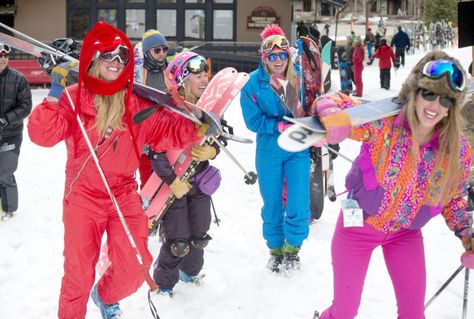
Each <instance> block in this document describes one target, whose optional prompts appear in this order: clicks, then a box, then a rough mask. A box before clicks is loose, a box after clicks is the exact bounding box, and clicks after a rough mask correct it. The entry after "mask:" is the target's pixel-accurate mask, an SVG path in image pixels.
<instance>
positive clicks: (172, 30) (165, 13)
mask: <svg viewBox="0 0 474 319" xmlns="http://www.w3.org/2000/svg"><path fill="white" fill-rule="evenodd" d="M156 29H157V30H159V31H160V32H161V33H162V34H163V35H164V36H165V37H173V38H174V37H176V10H173V9H169V10H165V9H160V10H156Z"/></svg>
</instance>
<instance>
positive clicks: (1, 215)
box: [0, 210, 15, 221]
mask: <svg viewBox="0 0 474 319" xmlns="http://www.w3.org/2000/svg"><path fill="white" fill-rule="evenodd" d="M14 213H15V212H4V211H3V210H0V220H1V221H6V220H7V219H10V218H12V217H13V214H14Z"/></svg>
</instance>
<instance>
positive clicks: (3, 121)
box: [0, 117, 8, 131]
mask: <svg viewBox="0 0 474 319" xmlns="http://www.w3.org/2000/svg"><path fill="white" fill-rule="evenodd" d="M7 125H8V120H7V119H6V118H4V117H0V131H2V130H3V129H4V128H5V127H7Z"/></svg>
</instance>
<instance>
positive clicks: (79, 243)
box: [28, 22, 206, 319]
mask: <svg viewBox="0 0 474 319" xmlns="http://www.w3.org/2000/svg"><path fill="white" fill-rule="evenodd" d="M132 51H133V47H132V45H131V43H130V41H129V40H128V38H127V36H126V35H125V34H124V33H123V32H121V31H120V30H118V29H116V28H115V27H113V26H111V25H109V24H107V23H104V22H98V23H96V24H95V26H94V27H93V28H92V29H91V30H90V32H89V33H88V34H87V35H86V37H85V38H84V42H83V46H82V49H81V57H80V60H79V61H80V65H79V82H78V83H77V84H75V85H73V86H70V87H68V88H67V89H66V90H65V87H66V78H67V74H68V72H69V70H70V69H72V68H73V67H75V66H76V62H75V61H70V62H66V63H64V64H60V65H58V66H56V67H55V68H54V69H53V71H52V74H51V80H52V83H51V90H50V91H49V93H48V96H47V97H46V98H45V99H44V100H43V102H42V103H41V104H39V105H38V106H36V107H35V109H34V110H33V112H32V114H31V116H30V118H29V121H28V133H29V136H30V139H31V140H32V142H33V143H35V144H38V145H40V146H44V147H52V146H54V145H56V144H57V143H59V142H61V141H65V143H66V148H67V156H68V157H67V162H66V180H65V187H64V199H63V215H62V220H63V223H64V253H63V254H64V276H63V279H62V283H61V293H60V296H59V310H58V317H59V319H69V318H85V316H86V307H87V302H88V299H89V293H90V294H91V297H92V300H93V301H94V303H95V305H96V306H98V307H99V309H100V312H101V315H102V318H103V319H112V318H118V317H120V315H121V314H122V311H121V309H120V305H119V301H120V300H121V299H123V298H125V297H127V296H129V295H131V294H132V293H134V292H135V291H136V290H137V289H138V288H139V287H140V286H141V285H142V283H143V281H144V280H145V277H146V276H149V275H148V268H149V267H150V265H151V262H152V256H151V254H150V253H149V251H148V248H147V243H148V227H147V226H148V222H147V218H146V215H145V213H144V211H143V208H142V205H141V201H140V196H139V195H138V193H137V182H136V180H135V172H136V170H137V168H138V163H139V158H140V150H142V149H143V146H144V145H145V144H148V145H150V146H151V147H154V148H157V149H169V148H170V149H171V148H183V147H185V146H187V145H188V144H192V143H194V142H195V141H197V140H198V139H199V138H200V136H202V135H203V133H204V132H203V130H204V129H206V126H205V125H203V126H201V127H200V130H198V129H197V128H196V127H195V125H194V124H193V123H192V122H190V121H189V120H188V119H185V118H184V117H180V116H179V115H177V114H175V113H172V112H170V111H168V110H166V109H165V108H163V107H161V108H157V109H156V111H155V113H153V114H152V115H151V116H150V117H149V118H148V119H147V120H146V121H144V122H142V123H141V124H140V125H134V124H133V123H132V120H131V115H132V114H136V113H137V112H139V111H140V110H142V109H144V108H147V107H150V106H151V105H153V104H154V103H152V102H150V101H148V100H145V99H142V98H140V97H138V96H137V95H135V94H134V93H133V92H132V87H133V78H134V74H133V68H134V61H133V56H132V54H131V52H132ZM69 96H70V97H71V99H69ZM72 103H73V104H74V105H73V104H72ZM77 119H80V120H81V122H82V123H83V125H84V128H85V131H86V133H85V134H87V136H88V137H89V139H90V141H91V143H92V145H93V147H94V151H95V154H96V155H97V157H98V158H99V161H100V166H101V168H102V170H103V173H104V175H105V178H106V180H107V182H108V186H109V188H110V190H111V192H112V193H113V194H114V196H115V200H116V203H117V205H118V206H119V207H120V209H121V211H122V214H123V217H124V219H125V222H126V223H127V225H128V228H129V231H128V232H126V231H125V230H124V226H123V225H122V221H121V220H120V218H119V215H118V212H117V210H116V208H115V206H114V204H113V202H112V200H111V197H110V196H109V192H108V191H107V188H106V187H105V185H104V182H103V181H102V179H101V177H100V175H99V171H98V168H97V166H96V165H95V163H94V161H93V159H92V158H91V153H90V151H89V149H88V147H87V144H86V141H85V138H84V136H83V133H81V129H80V127H79V125H78V123H77ZM105 232H107V246H108V257H109V259H110V261H111V265H110V266H109V267H108V268H107V270H106V271H105V273H104V274H103V275H102V277H101V278H100V279H99V280H98V282H97V283H96V284H95V285H94V281H95V275H96V271H95V266H96V263H97V261H98V258H99V253H100V246H101V242H102V237H103V235H104V233H105ZM127 234H129V235H130V236H132V237H133V240H134V242H135V245H136V247H135V249H134V248H133V247H132V245H131V243H130V239H129V237H128V236H127ZM137 251H138V252H139V253H140V255H141V259H142V260H141V262H139V261H138V257H137V255H136V254H137ZM143 270H145V271H143ZM150 280H151V278H150ZM91 288H92V291H91Z"/></svg>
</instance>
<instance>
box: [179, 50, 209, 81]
mask: <svg viewBox="0 0 474 319" xmlns="http://www.w3.org/2000/svg"><path fill="white" fill-rule="evenodd" d="M207 71H209V65H208V64H207V61H206V59H204V57H202V56H200V55H197V56H195V57H193V58H191V59H189V61H188V62H187V64H185V65H184V67H183V74H182V78H183V80H184V79H186V77H187V76H188V75H189V74H190V73H201V72H207Z"/></svg>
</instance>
